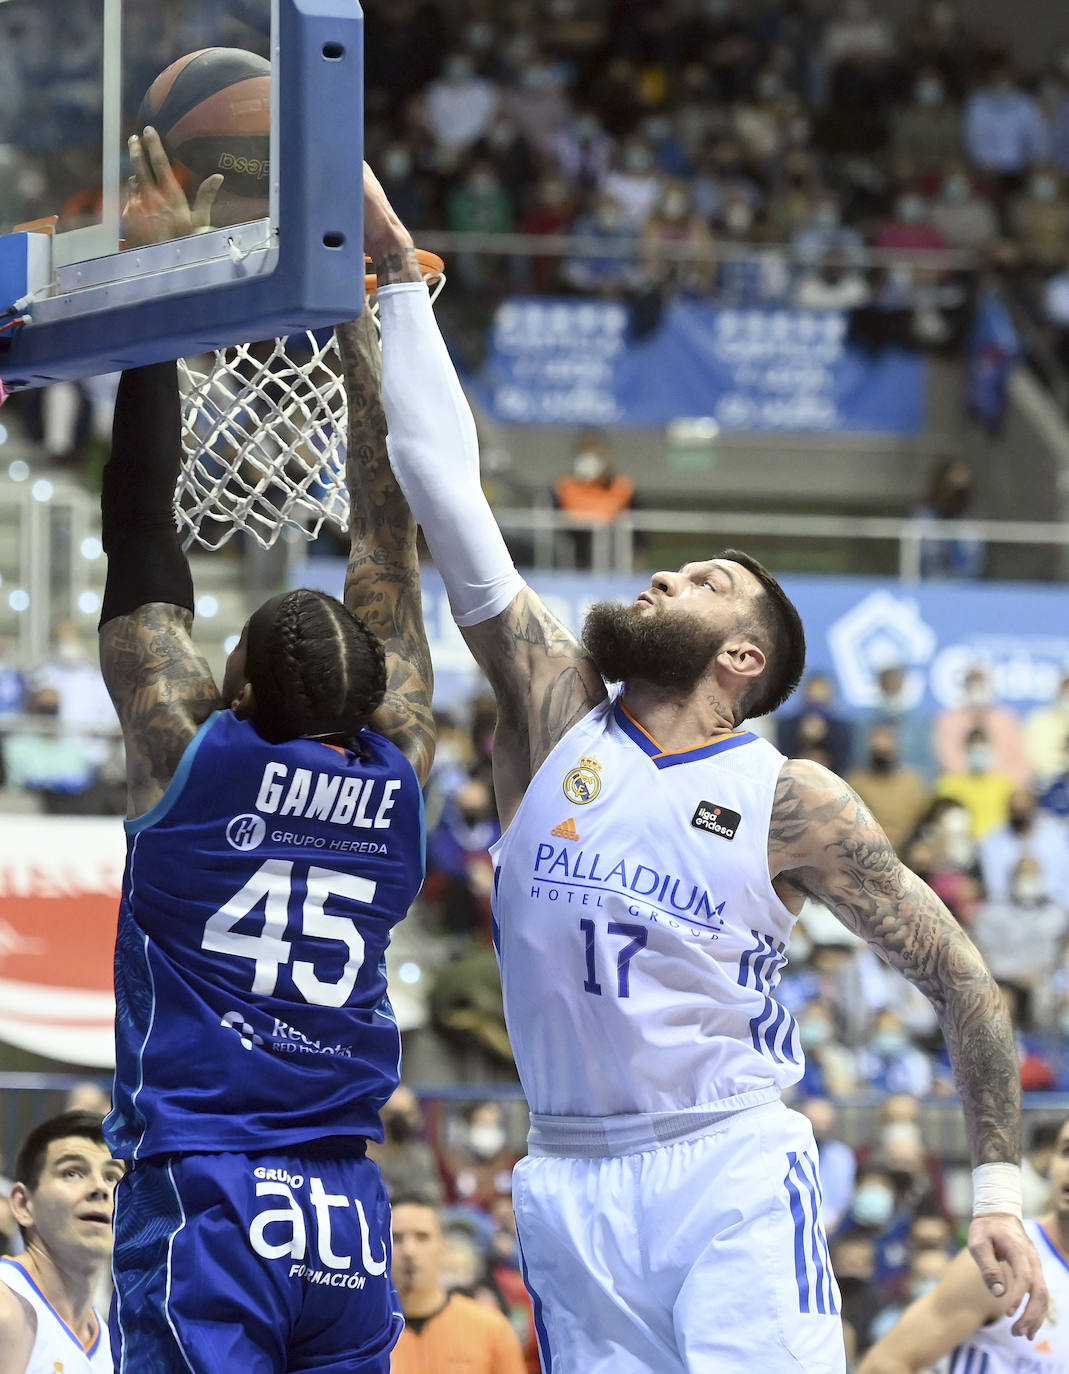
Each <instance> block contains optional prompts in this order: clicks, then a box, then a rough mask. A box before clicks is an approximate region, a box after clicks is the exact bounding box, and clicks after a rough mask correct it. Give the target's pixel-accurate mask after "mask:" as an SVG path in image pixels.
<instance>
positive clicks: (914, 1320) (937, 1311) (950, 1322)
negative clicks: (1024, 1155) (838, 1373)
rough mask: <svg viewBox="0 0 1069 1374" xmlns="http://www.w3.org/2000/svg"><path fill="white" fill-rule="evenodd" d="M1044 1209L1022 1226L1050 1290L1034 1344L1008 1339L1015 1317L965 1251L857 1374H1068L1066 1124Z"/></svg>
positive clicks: (1068, 1165) (1068, 1132) (1068, 1180)
mask: <svg viewBox="0 0 1069 1374" xmlns="http://www.w3.org/2000/svg"><path fill="white" fill-rule="evenodd" d="M1050 1183H1051V1192H1050V1207H1049V1210H1048V1211H1047V1212H1046V1213H1045V1214H1044V1215H1043V1216H1041V1217H1039V1218H1038V1219H1036V1220H1034V1221H1026V1222H1025V1223H1024V1224H1025V1229H1026V1230H1027V1231H1028V1233H1029V1235H1030V1236H1031V1237H1032V1239H1033V1240H1034V1241H1035V1244H1036V1249H1037V1250H1038V1252H1039V1257H1040V1262H1041V1263H1042V1265H1043V1273H1044V1276H1045V1277H1046V1280H1047V1287H1048V1288H1049V1289H1050V1299H1051V1300H1050V1308H1049V1311H1048V1314H1047V1320H1046V1321H1045V1322H1044V1323H1043V1325H1042V1327H1040V1329H1039V1332H1038V1333H1037V1335H1036V1337H1035V1339H1034V1340H1032V1341H1028V1340H1025V1339H1024V1337H1023V1336H1015V1335H1014V1334H1013V1329H1012V1328H1013V1325H1014V1315H1015V1314H1014V1312H1013V1311H1012V1310H1011V1311H1010V1312H1009V1313H1007V1311H1006V1304H1005V1302H1004V1301H1003V1302H999V1301H998V1300H997V1299H995V1298H993V1297H992V1296H991V1294H990V1293H989V1292H988V1290H987V1289H986V1288H985V1287H984V1284H983V1283H982V1281H981V1279H980V1275H979V1273H978V1271H977V1269H976V1266H975V1264H973V1263H972V1260H971V1257H970V1256H969V1255H968V1253H967V1252H965V1251H963V1252H962V1253H961V1254H960V1255H958V1257H957V1258H956V1259H955V1260H954V1262H953V1263H952V1264H951V1266H950V1268H949V1269H948V1270H947V1272H946V1274H945V1275H944V1277H943V1278H942V1279H941V1280H940V1281H939V1283H938V1285H937V1286H936V1287H935V1288H934V1289H933V1290H932V1291H931V1292H930V1293H926V1294H925V1295H924V1297H922V1298H918V1299H917V1301H916V1302H915V1303H913V1304H912V1305H911V1306H910V1307H909V1308H907V1309H906V1311H905V1312H904V1313H903V1314H902V1317H901V1318H900V1319H899V1321H898V1322H897V1323H896V1324H895V1326H893V1327H892V1328H891V1330H890V1331H889V1332H888V1333H887V1335H886V1336H884V1337H883V1339H882V1340H880V1341H877V1343H876V1344H875V1345H874V1346H873V1347H872V1349H871V1350H870V1351H869V1353H868V1355H867V1356H866V1357H865V1359H864V1360H863V1361H862V1363H861V1366H860V1368H859V1370H858V1374H920V1371H921V1370H926V1369H928V1368H929V1367H930V1366H931V1365H933V1364H935V1363H936V1361H937V1360H942V1359H944V1357H949V1358H948V1359H947V1364H946V1369H947V1374H1069V1121H1067V1122H1066V1123H1065V1125H1063V1127H1062V1129H1061V1132H1060V1134H1059V1137H1058V1143H1057V1145H1056V1147H1055V1150H1054V1154H1053V1155H1052V1157H1051V1165H1050Z"/></svg>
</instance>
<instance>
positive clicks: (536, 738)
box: [461, 587, 605, 826]
mask: <svg viewBox="0 0 1069 1374" xmlns="http://www.w3.org/2000/svg"><path fill="white" fill-rule="evenodd" d="M461 633H462V634H463V636H464V639H465V641H466V643H467V645H468V648H469V649H470V650H471V652H472V654H473V655H474V657H475V660H476V662H477V663H478V664H479V667H480V668H482V670H483V672H484V673H485V674H486V676H487V678H488V680H489V682H490V686H491V687H492V688H493V691H494V698H495V700H496V702H497V732H496V734H495V736H494V791H495V793H496V795H497V805H498V811H499V813H500V816H501V824H502V826H507V825H508V823H509V822H510V821H511V820H512V817H513V816H514V815H515V814H516V809H517V807H518V806H519V804H520V801H521V799H522V797H523V794H524V792H525V790H526V788H527V784H528V783H529V782H530V781H531V779H532V778H533V777H534V775H535V773H536V772H537V771H538V769H539V767H540V766H541V764H542V763H543V762H544V761H545V759H546V757H547V756H548V755H549V753H550V752H551V750H552V749H553V748H554V746H555V745H556V744H557V743H558V741H560V740H561V739H562V738H563V737H564V735H565V734H567V732H568V731H569V730H570V729H571V727H572V726H573V725H574V724H575V723H576V721H578V720H582V718H583V716H585V715H586V714H587V712H588V711H590V710H591V709H592V707H594V706H596V705H597V704H598V702H599V701H603V700H604V699H605V683H604V682H603V681H602V678H601V674H600V673H599V672H598V670H597V669H596V668H595V667H594V664H593V663H592V662H591V660H590V658H589V656H588V655H587V653H586V651H585V650H584V649H583V647H582V646H581V645H580V644H579V642H578V640H577V639H576V638H575V636H574V635H573V634H572V633H571V631H570V630H568V629H567V628H566V627H565V626H564V625H562V624H561V622H560V621H559V620H558V619H557V617H556V616H555V615H554V614H553V612H552V611H550V610H549V608H548V607H547V606H546V604H545V602H544V601H543V600H542V598H541V597H540V596H538V594H537V593H536V592H533V591H532V590H531V588H530V587H524V589H523V590H522V591H521V592H520V593H519V594H518V595H517V596H516V597H515V598H514V599H513V600H512V601H511V602H510V603H509V605H508V606H507V607H506V608H505V609H504V610H503V611H502V612H501V614H500V615H496V616H494V618H493V619H492V620H484V621H483V622H482V624H480V625H472V626H470V627H468V628H467V629H462V630H461Z"/></svg>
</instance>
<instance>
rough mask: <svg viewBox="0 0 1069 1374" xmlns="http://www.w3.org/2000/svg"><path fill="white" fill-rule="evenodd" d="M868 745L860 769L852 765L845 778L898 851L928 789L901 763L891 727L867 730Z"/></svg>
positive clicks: (927, 796) (928, 794)
mask: <svg viewBox="0 0 1069 1374" xmlns="http://www.w3.org/2000/svg"><path fill="white" fill-rule="evenodd" d="M867 745H868V750H867V757H866V759H865V762H864V763H863V764H862V766H861V767H859V768H852V769H851V770H850V772H849V773H847V775H846V781H847V782H848V783H849V784H850V786H851V787H852V788H853V789H854V791H855V792H856V793H857V794H858V796H860V798H861V800H862V801H863V802H864V803H865V805H866V806H867V807H868V808H869V810H870V811H871V812H872V814H873V815H874V816H875V817H876V819H877V820H878V821H879V823H880V824H881V825H882V826H883V828H884V830H885V831H886V832H887V838H888V839H889V840H890V841H891V843H892V844H893V845H894V847H895V850H896V851H897V852H898V853H899V854H901V853H902V851H903V849H904V847H905V844H906V841H907V840H908V839H909V837H910V835H911V834H912V833H913V831H914V830H915V829H916V827H917V823H918V822H919V821H920V818H921V816H923V815H924V813H925V811H926V810H927V807H928V804H929V802H930V800H931V792H930V789H929V787H928V784H927V783H926V782H925V780H924V778H922V777H921V775H920V774H919V773H917V772H915V771H914V770H913V769H911V768H904V767H903V766H902V763H901V761H900V758H899V743H898V735H897V732H896V731H895V728H894V726H892V725H877V726H875V727H874V728H873V729H872V730H870V731H869V735H868V741H867Z"/></svg>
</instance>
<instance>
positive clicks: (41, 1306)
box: [0, 1255, 114, 1374]
mask: <svg viewBox="0 0 1069 1374" xmlns="http://www.w3.org/2000/svg"><path fill="white" fill-rule="evenodd" d="M0 1283H4V1284H6V1285H7V1286H8V1288H10V1289H11V1291H12V1292H13V1293H17V1294H18V1295H19V1297H20V1298H24V1299H25V1300H26V1302H28V1303H29V1304H30V1306H31V1307H32V1308H33V1310H34V1312H35V1314H36V1316H37V1339H36V1340H35V1341H34V1343H33V1353H32V1354H31V1356H30V1362H29V1364H28V1365H27V1366H26V1374H113V1371H114V1364H113V1362H112V1358H111V1344H110V1342H109V1340H108V1329H107V1327H106V1326H105V1324H104V1323H103V1322H102V1321H101V1320H100V1314H99V1313H98V1312H97V1310H96V1308H94V1309H93V1318H94V1320H95V1322H96V1335H95V1337H94V1338H93V1340H92V1341H91V1342H90V1345H89V1348H88V1349H86V1348H85V1347H83V1345H82V1343H81V1341H80V1340H79V1339H78V1337H77V1336H76V1335H75V1334H74V1332H73V1331H72V1330H71V1328H70V1327H69V1326H68V1325H67V1323H66V1322H65V1321H64V1320H63V1318H62V1317H61V1316H60V1315H59V1313H58V1312H57V1311H56V1309H55V1308H54V1307H53V1306H52V1304H51V1303H50V1302H49V1301H48V1299H47V1298H46V1297H45V1295H44V1294H43V1293H42V1292H41V1290H40V1288H38V1286H37V1284H36V1283H35V1282H34V1281H33V1279H32V1278H31V1277H30V1276H29V1274H28V1273H27V1272H26V1270H25V1269H24V1268H23V1267H22V1265H21V1264H19V1262H18V1261H17V1260H13V1259H8V1258H7V1256H6V1255H5V1256H4V1257H3V1258H2V1259H0Z"/></svg>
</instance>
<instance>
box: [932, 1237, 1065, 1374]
mask: <svg viewBox="0 0 1069 1374" xmlns="http://www.w3.org/2000/svg"><path fill="white" fill-rule="evenodd" d="M1024 1227H1025V1230H1026V1231H1027V1232H1028V1234H1029V1235H1030V1236H1031V1238H1032V1240H1033V1241H1034V1242H1035V1247H1036V1250H1037V1251H1038V1252H1039V1258H1040V1262H1041V1263H1042V1265H1043V1277H1044V1278H1045V1279H1046V1281H1047V1287H1048V1289H1049V1290H1050V1307H1049V1308H1048V1310H1047V1319H1046V1321H1045V1322H1044V1323H1043V1325H1042V1326H1041V1327H1040V1328H1039V1334H1038V1335H1037V1336H1036V1338H1035V1340H1034V1341H1030V1340H1027V1339H1026V1338H1025V1337H1024V1336H1015V1335H1013V1333H1012V1331H1011V1327H1012V1326H1013V1323H1014V1322H1015V1321H1016V1320H1017V1313H1016V1312H1013V1313H1011V1314H1010V1315H1009V1316H1007V1317H1002V1318H1000V1319H999V1320H998V1321H997V1322H992V1323H991V1325H990V1326H984V1327H981V1328H980V1330H979V1331H977V1333H976V1334H975V1335H974V1336H970V1337H969V1339H968V1340H967V1341H964V1342H963V1343H962V1344H961V1345H959V1346H958V1348H957V1350H955V1351H954V1353H953V1355H951V1357H950V1363H949V1366H948V1374H1069V1265H1067V1264H1066V1262H1065V1259H1064V1258H1063V1257H1062V1254H1061V1252H1060V1251H1058V1250H1056V1249H1055V1248H1054V1244H1053V1242H1052V1241H1051V1240H1050V1238H1049V1237H1048V1235H1047V1233H1046V1231H1044V1229H1043V1227H1042V1226H1040V1224H1039V1222H1038V1221H1026V1222H1025V1224H1024ZM1021 1306H1022V1307H1023V1306H1024V1303H1023V1302H1022V1304H1021ZM1018 1310H1020V1309H1018Z"/></svg>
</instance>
